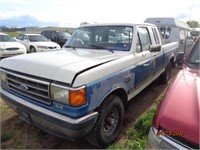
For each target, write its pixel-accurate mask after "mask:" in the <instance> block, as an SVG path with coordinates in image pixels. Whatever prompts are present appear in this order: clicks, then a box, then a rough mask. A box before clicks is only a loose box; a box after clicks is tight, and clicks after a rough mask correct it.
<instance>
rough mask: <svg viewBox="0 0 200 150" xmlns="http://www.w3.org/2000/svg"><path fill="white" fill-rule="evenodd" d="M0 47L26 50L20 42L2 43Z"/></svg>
mask: <svg viewBox="0 0 200 150" xmlns="http://www.w3.org/2000/svg"><path fill="white" fill-rule="evenodd" d="M0 47H1V48H3V49H6V48H11V47H18V48H25V46H24V45H22V44H21V43H19V42H0Z"/></svg>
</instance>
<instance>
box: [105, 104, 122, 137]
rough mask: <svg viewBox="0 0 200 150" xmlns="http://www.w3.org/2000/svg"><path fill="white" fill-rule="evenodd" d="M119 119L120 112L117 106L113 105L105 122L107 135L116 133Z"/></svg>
mask: <svg viewBox="0 0 200 150" xmlns="http://www.w3.org/2000/svg"><path fill="white" fill-rule="evenodd" d="M118 121H119V112H118V110H117V108H115V107H113V108H112V109H111V110H109V111H108V113H107V115H106V117H105V119H104V123H103V131H104V134H105V135H106V136H110V135H112V134H113V133H114V131H115V129H116V128H117V125H118Z"/></svg>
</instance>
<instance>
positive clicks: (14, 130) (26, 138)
mask: <svg viewBox="0 0 200 150" xmlns="http://www.w3.org/2000/svg"><path fill="white" fill-rule="evenodd" d="M177 70H178V69H173V70H172V78H171V80H170V82H171V81H172V79H173V77H174V76H175V74H176V73H177ZM168 85H169V84H166V85H163V84H159V83H158V82H156V81H155V82H153V83H152V84H151V85H149V86H148V87H147V88H146V89H144V90H143V91H142V92H141V93H140V94H138V95H137V96H136V97H135V98H134V99H133V100H131V101H130V102H129V104H128V109H127V110H126V112H125V119H124V125H123V129H122V132H121V133H120V136H119V138H118V140H116V143H117V142H120V141H121V140H123V139H124V134H123V133H124V132H125V131H126V130H127V129H128V128H131V127H133V124H134V122H135V121H136V119H137V118H138V117H139V116H140V115H141V114H143V113H144V112H145V111H146V110H147V109H148V108H149V107H150V106H151V105H152V104H153V103H154V102H155V100H156V98H157V97H158V96H159V95H160V94H161V93H162V92H163V91H164V90H165V89H166V88H167V86H168ZM0 112H1V138H2V139H3V138H4V139H6V140H3V141H2V140H1V141H2V143H1V148H2V149H95V147H94V146H93V145H91V144H90V143H88V142H87V141H86V140H84V139H82V140H80V141H76V142H72V141H69V140H66V139H61V138H58V137H55V136H52V135H49V134H48V133H45V132H44V131H42V130H40V129H37V128H36V127H34V126H33V125H29V124H27V123H25V122H23V121H21V120H20V119H19V118H18V116H17V114H16V113H15V112H14V111H13V110H12V109H11V108H9V107H8V106H7V105H6V104H5V103H4V102H3V101H2V100H1V99H0Z"/></svg>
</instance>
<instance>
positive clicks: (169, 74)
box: [159, 62, 172, 84]
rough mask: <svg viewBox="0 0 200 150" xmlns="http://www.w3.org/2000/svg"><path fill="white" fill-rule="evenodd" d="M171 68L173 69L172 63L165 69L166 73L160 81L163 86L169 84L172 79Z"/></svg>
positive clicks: (161, 76)
mask: <svg viewBox="0 0 200 150" xmlns="http://www.w3.org/2000/svg"><path fill="white" fill-rule="evenodd" d="M171 68H172V63H171V62H169V64H168V65H167V66H166V67H165V71H164V72H163V73H162V74H161V75H160V77H159V80H160V82H161V83H162V84H166V83H168V81H169V79H170V77H171Z"/></svg>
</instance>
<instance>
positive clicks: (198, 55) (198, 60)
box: [186, 38, 200, 69]
mask: <svg viewBox="0 0 200 150" xmlns="http://www.w3.org/2000/svg"><path fill="white" fill-rule="evenodd" d="M199 41H200V38H199V39H198V41H197V43H196V45H195V46H194V48H193V49H192V51H191V53H190V54H189V56H188V59H187V61H186V64H187V66H189V67H191V68H196V69H200V42H199Z"/></svg>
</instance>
